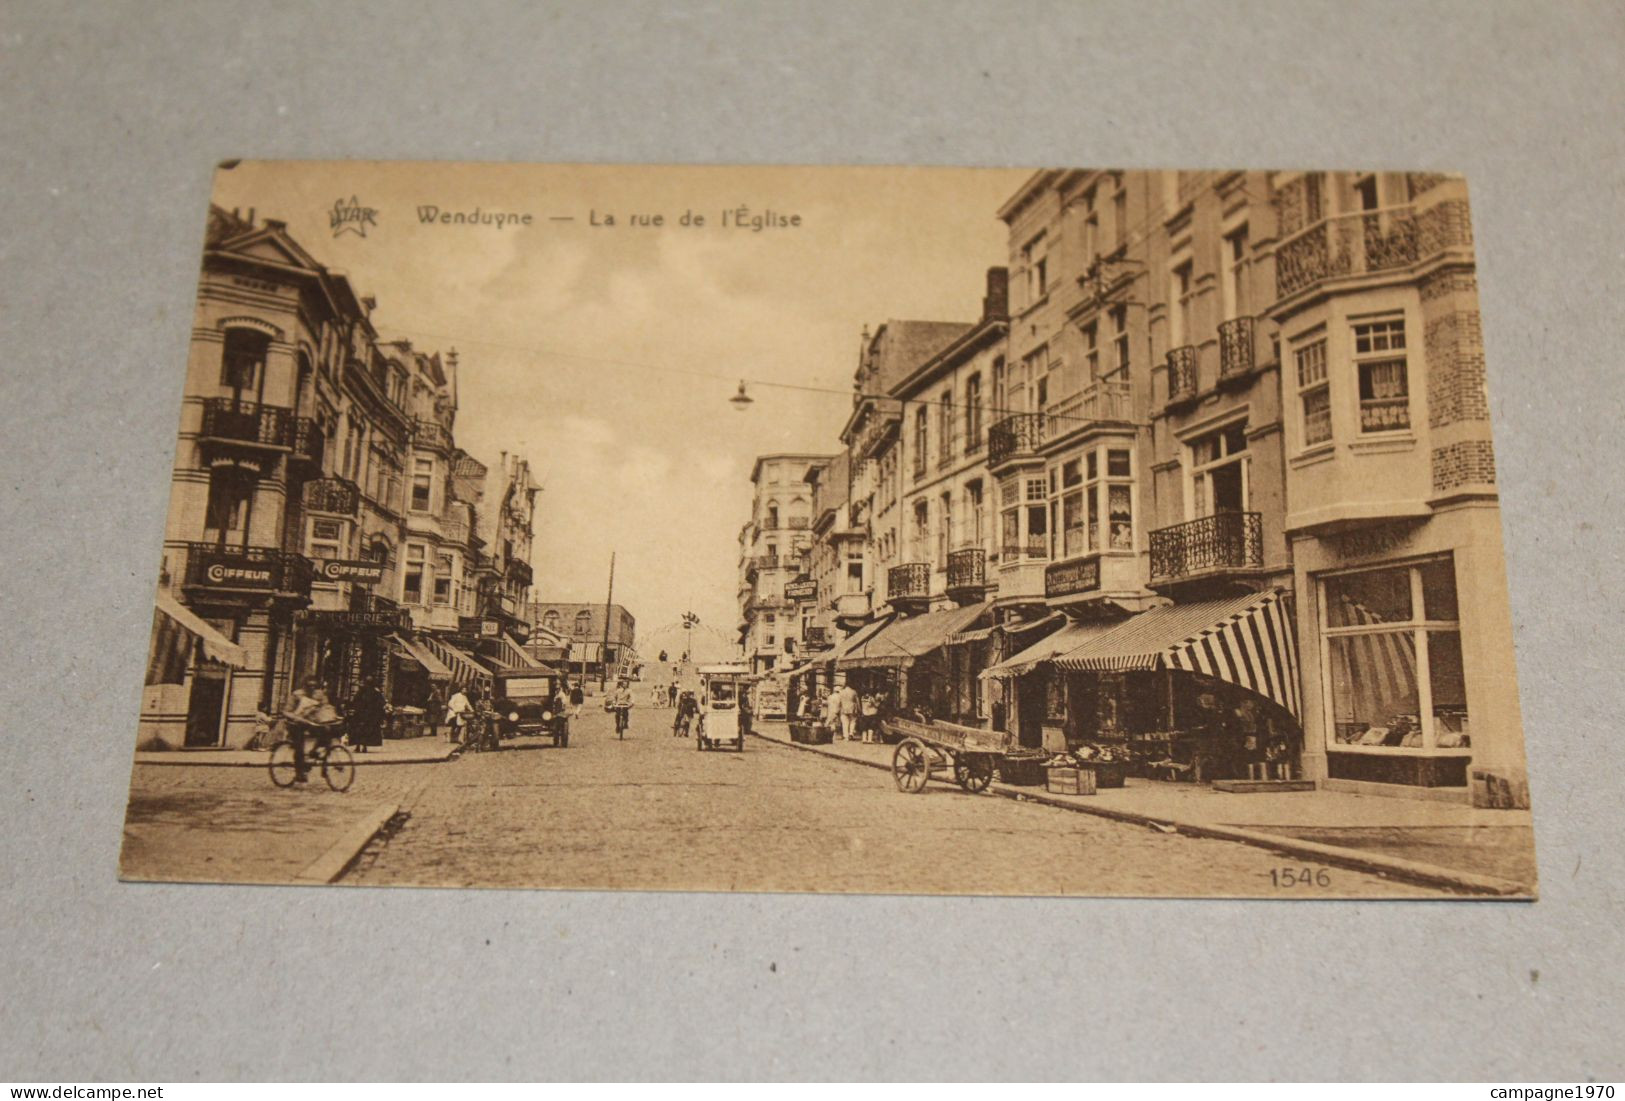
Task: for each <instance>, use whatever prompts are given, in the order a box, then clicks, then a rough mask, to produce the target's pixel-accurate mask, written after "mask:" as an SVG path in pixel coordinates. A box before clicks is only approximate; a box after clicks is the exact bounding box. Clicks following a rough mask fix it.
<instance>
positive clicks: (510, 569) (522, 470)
mask: <svg viewBox="0 0 1625 1101" xmlns="http://www.w3.org/2000/svg"><path fill="white" fill-rule="evenodd" d="M539 493H541V487H540V486H539V485H537V484H536V481H535V478H534V477H533V476H532V473H531V469H530V463H529V462H528V461H527V460H525V459H523V458H521V457H519V456H518V455H510V454H508V453H507V452H504V453H503V454H502V456H501V459H500V461H499V462H498V464H497V465H496V466H494V467H492V468H491V470H490V472H489V475H488V477H487V480H486V483H485V490H484V495H483V501H484V510H483V511H482V513H481V519H482V521H483V523H482V526H481V535H482V537H483V539H484V543H485V555H484V557H483V559H482V560H481V566H482V571H483V572H482V574H481V586H480V602H479V609H480V614H481V615H482V616H486V617H489V618H492V619H495V620H497V621H498V623H499V624H500V630H502V631H503V632H506V633H511V634H514V635H515V636H517V637H518V638H519V640H520V641H523V640H524V639H525V638H526V637H527V636H528V635H529V633H530V620H529V618H528V615H527V605H528V603H529V597H530V586H531V582H532V580H533V575H532V572H531V561H530V555H531V543H532V540H533V539H534V538H535V525H536V497H537V495H538V494H539Z"/></svg>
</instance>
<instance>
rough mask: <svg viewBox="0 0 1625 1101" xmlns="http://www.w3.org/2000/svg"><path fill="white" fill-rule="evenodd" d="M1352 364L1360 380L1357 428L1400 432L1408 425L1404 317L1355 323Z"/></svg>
mask: <svg viewBox="0 0 1625 1101" xmlns="http://www.w3.org/2000/svg"><path fill="white" fill-rule="evenodd" d="M1354 365H1355V369H1356V370H1357V371H1358V373H1359V383H1360V431H1361V432H1399V431H1403V430H1405V429H1408V428H1410V426H1411V405H1410V402H1411V399H1410V383H1409V379H1408V377H1407V371H1406V362H1405V322H1404V320H1403V319H1402V318H1395V319H1393V320H1389V321H1374V322H1370V323H1368V324H1363V325H1356V326H1354Z"/></svg>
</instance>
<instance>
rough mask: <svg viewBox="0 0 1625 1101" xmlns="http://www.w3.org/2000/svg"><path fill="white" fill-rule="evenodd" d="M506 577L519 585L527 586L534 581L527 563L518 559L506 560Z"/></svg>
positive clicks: (533, 575)
mask: <svg viewBox="0 0 1625 1101" xmlns="http://www.w3.org/2000/svg"><path fill="white" fill-rule="evenodd" d="M508 576H509V577H511V578H513V579H514V580H515V581H517V582H519V584H521V585H529V584H530V583H531V582H532V581H533V580H535V576H536V575H535V574H534V573H533V572H532V571H531V568H530V563H529V562H526V561H524V560H523V559H520V558H510V559H509V560H508Z"/></svg>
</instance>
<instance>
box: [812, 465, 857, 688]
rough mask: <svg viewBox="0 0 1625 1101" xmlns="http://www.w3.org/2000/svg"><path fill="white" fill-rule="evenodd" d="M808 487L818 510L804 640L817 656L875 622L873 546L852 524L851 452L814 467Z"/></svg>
mask: <svg viewBox="0 0 1625 1101" xmlns="http://www.w3.org/2000/svg"><path fill="white" fill-rule="evenodd" d="M807 484H808V485H809V486H810V487H811V489H812V508H813V521H812V544H811V546H810V548H809V550H808V570H807V573H808V580H809V581H810V582H811V587H812V593H811V601H810V603H811V607H810V608H808V609H807V610H806V611H805V612H804V613H803V622H802V631H801V635H802V648H803V651H804V652H805V654H806V655H807V656H816V655H817V654H818V653H820V652H823V651H826V650H828V649H829V648H831V647H833V646H834V645H835V644H836V643H837V642H839V641H840V640H841V639H842V638H843V637H845V635H846V633H847V631H848V630H849V629H852V628H855V627H856V626H857V625H859V624H860V623H862V622H864V621H866V620H867V619H868V617H869V592H868V590H869V576H868V565H867V563H868V548H867V543H868V540H867V536H866V532H865V531H864V530H863V529H862V528H860V527H858V526H856V525H854V524H853V523H852V514H851V489H852V459H851V454H850V452H847V451H838V452H836V453H835V454H834V455H833V456H831V457H830V459H829V462H828V463H827V464H824V463H815V464H813V465H811V466H810V467H809V468H808V470H807Z"/></svg>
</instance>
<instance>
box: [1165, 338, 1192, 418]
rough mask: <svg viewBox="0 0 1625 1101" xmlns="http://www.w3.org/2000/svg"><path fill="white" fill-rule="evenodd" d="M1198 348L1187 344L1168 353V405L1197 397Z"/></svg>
mask: <svg viewBox="0 0 1625 1101" xmlns="http://www.w3.org/2000/svg"><path fill="white" fill-rule="evenodd" d="M1196 389H1197V378H1196V347H1195V346H1194V345H1191V344H1186V345H1184V346H1183V347H1179V348H1172V349H1170V350H1169V352H1168V404H1169V405H1173V404H1175V403H1176V402H1181V401H1189V400H1190V399H1192V398H1194V397H1195V396H1196Z"/></svg>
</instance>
